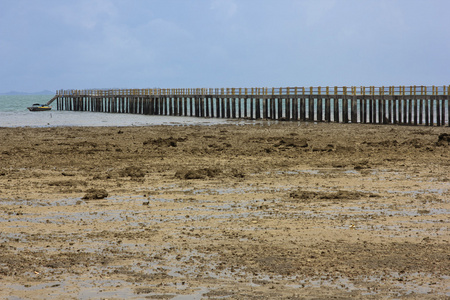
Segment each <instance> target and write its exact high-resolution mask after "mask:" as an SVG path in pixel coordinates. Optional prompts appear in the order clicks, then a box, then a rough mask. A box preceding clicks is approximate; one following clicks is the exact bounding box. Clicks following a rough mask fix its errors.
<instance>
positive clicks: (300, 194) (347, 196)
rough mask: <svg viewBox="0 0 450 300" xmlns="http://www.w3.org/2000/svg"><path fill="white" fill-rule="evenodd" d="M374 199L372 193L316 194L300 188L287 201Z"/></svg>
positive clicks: (290, 194) (340, 192)
mask: <svg viewBox="0 0 450 300" xmlns="http://www.w3.org/2000/svg"><path fill="white" fill-rule="evenodd" d="M375 197H378V195H377V194H374V193H367V192H359V191H345V190H339V191H336V192H326V191H317V192H316V191H306V190H303V189H301V188H300V189H298V190H296V191H294V192H291V193H289V199H291V200H294V201H295V200H298V201H302V202H312V201H320V200H328V201H334V200H339V201H351V200H360V199H362V198H375Z"/></svg>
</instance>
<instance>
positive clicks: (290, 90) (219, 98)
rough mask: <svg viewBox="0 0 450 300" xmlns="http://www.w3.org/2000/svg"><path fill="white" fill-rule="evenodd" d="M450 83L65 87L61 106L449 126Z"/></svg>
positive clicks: (59, 101) (58, 95)
mask: <svg viewBox="0 0 450 300" xmlns="http://www.w3.org/2000/svg"><path fill="white" fill-rule="evenodd" d="M449 95H450V86H391V87H308V88H306V87H284V88H219V89H217V88H209V89H206V88H199V89H94V90H60V91H57V92H56V95H55V97H54V98H53V99H52V100H50V101H49V102H48V103H47V104H51V102H53V101H56V103H57V109H58V110H70V111H91V112H107V113H128V114H145V115H165V116H190V117H206V118H229V119H253V120H264V119H265V120H283V121H308V122H337V123H367V124H404V125H424V126H446V125H447V126H449V112H450V101H449V98H450V97H449Z"/></svg>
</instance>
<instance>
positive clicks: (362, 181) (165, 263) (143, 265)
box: [0, 122, 450, 299]
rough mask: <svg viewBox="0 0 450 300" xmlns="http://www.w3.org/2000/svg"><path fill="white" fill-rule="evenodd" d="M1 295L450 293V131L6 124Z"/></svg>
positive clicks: (0, 153) (0, 178)
mask: <svg viewBox="0 0 450 300" xmlns="http://www.w3.org/2000/svg"><path fill="white" fill-rule="evenodd" d="M0 140H1V142H0V228H1V232H0V298H2V299H18V298H27V299H44V298H45V299H71V298H72V299H118V298H128V299H142V298H144V299H191V298H192V299H201V298H205V299H328V298H330V299H331V298H332V299H347V298H367V299H377V298H397V299H398V298H407V299H448V297H450V290H449V286H450V244H449V242H450V234H449V220H450V218H449V213H450V171H449V170H450V129H449V128H448V127H441V128H437V127H429V128H428V127H408V126H374V125H362V124H325V123H319V124H312V123H296V122H292V123H290V122H280V123H268V122H260V123H255V124H254V125H243V126H236V125H215V126H152V127H95V128H94V127H92V128H84V127H70V128H69V127H66V128H64V127H55V128H0Z"/></svg>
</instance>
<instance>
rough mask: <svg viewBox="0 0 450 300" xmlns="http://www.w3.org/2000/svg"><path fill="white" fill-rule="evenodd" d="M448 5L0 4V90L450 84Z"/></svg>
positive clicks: (22, 0) (337, 1) (428, 0)
mask: <svg viewBox="0 0 450 300" xmlns="http://www.w3.org/2000/svg"><path fill="white" fill-rule="evenodd" d="M449 14H450V1H449V0H0V93H1V92H9V91H22V92H37V91H42V90H46V89H47V90H51V91H56V90H60V89H91V88H155V87H158V88H222V87H236V88H238V87H249V88H250V87H294V86H298V87H302V86H306V87H309V86H363V85H364V86H383V85H384V86H390V85H449V84H450V17H449Z"/></svg>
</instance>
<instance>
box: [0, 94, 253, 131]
mask: <svg viewBox="0 0 450 300" xmlns="http://www.w3.org/2000/svg"><path fill="white" fill-rule="evenodd" d="M52 97H53V96H52V95H25V96H23V95H13V96H9V95H8V96H4V95H0V127H58V126H152V125H174V126H177V125H178V126H183V125H215V124H227V123H230V122H233V124H244V123H253V122H252V121H237V120H229V119H213V118H193V117H175V116H149V115H138V114H122V113H116V114H114V113H99V112H76V111H58V110H56V109H55V107H54V108H53V109H52V110H50V111H37V112H31V111H29V110H28V109H27V107H29V106H32V105H33V104H34V103H39V104H45V103H47V102H48V101H49V100H50V99H51V98H52ZM55 103H56V102H54V104H55Z"/></svg>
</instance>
